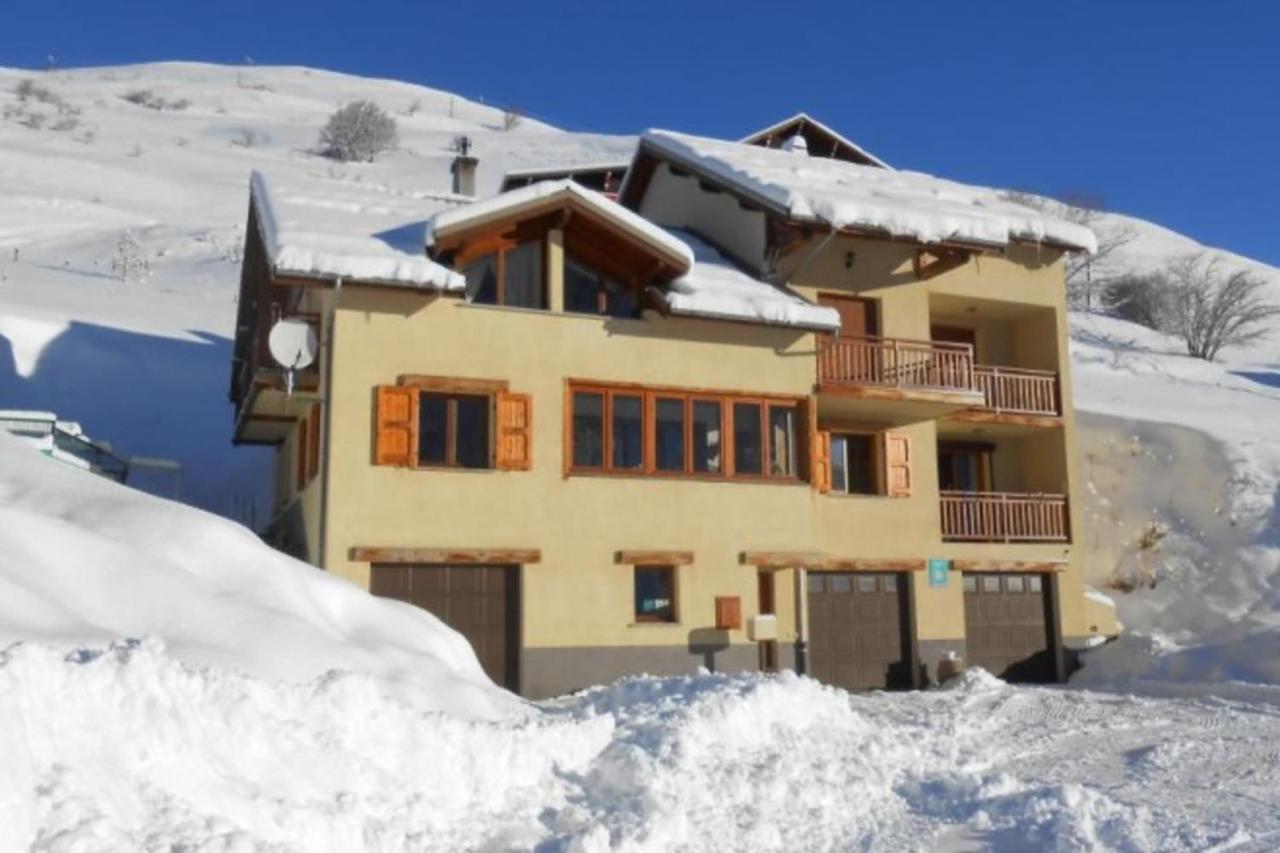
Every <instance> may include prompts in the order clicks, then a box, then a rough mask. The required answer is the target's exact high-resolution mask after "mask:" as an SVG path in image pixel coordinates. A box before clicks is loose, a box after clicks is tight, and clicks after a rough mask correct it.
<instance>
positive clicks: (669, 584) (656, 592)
mask: <svg viewBox="0 0 1280 853" xmlns="http://www.w3.org/2000/svg"><path fill="white" fill-rule="evenodd" d="M635 573H636V574H635V613H634V617H635V621H637V622H674V621H676V570H675V567H674V566H636V569H635Z"/></svg>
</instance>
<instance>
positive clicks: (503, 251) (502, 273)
mask: <svg viewBox="0 0 1280 853" xmlns="http://www.w3.org/2000/svg"><path fill="white" fill-rule="evenodd" d="M529 243H535V244H536V245H537V247H538V264H539V265H540V266H541V268H542V293H541V297H542V305H541V306H540V307H537V308H531V307H529V306H528V305H508V304H507V301H506V300H507V253H508V252H511V251H514V250H516V249H518V248H520V247H521V246H525V245H528V244H529ZM479 245H480V246H482V247H483V249H482V250H476V251H470V252H467V253H466V254H464V255H461V256H460V257H459V258H458V259H457V260H456V261H455V267H456V269H457V272H458V274H459V275H463V276H465V274H466V273H465V270H466V268H467V267H469V266H471V265H472V264H474V263H478V262H480V261H483V260H485V259H486V258H488V257H490V256H492V257H493V259H494V261H493V265H494V275H495V276H496V277H497V279H498V282H497V293H496V295H495V297H494V300H495V301H494V302H493V307H497V308H520V309H523V310H525V311H547V310H550V308H551V287H550V282H548V281H547V272H548V266H549V265H548V263H547V254H548V253H547V239H546V235H545V234H544V235H542V236H530V237H528V238H527V239H524V240H520V239H513V238H507V237H501V238H496V239H495V240H493V241H491V242H490V241H484V242H482V243H480V244H479ZM472 304H474V305H488V304H489V303H487V302H475V303H472Z"/></svg>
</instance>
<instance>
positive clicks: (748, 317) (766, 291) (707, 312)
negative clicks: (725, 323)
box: [658, 229, 840, 331]
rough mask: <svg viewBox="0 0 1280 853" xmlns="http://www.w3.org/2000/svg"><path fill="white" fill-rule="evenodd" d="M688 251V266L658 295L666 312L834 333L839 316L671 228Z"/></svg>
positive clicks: (683, 232) (694, 238)
mask: <svg viewBox="0 0 1280 853" xmlns="http://www.w3.org/2000/svg"><path fill="white" fill-rule="evenodd" d="M671 233H672V234H675V235H676V236H677V237H678V238H679V239H680V240H682V241H683V242H684V243H685V244H686V245H688V246H689V248H690V249H691V250H692V251H693V256H694V259H695V260H694V264H693V268H692V269H691V270H689V272H688V273H686V274H685V275H682V276H680V277H679V278H677V279H676V280H675V281H673V282H672V283H671V285H670V287H669V289H667V290H665V291H661V292H659V293H658V296H659V297H660V298H661V299H662V300H663V301H664V302H666V304H667V307H668V308H669V309H670V310H671V313H672V314H684V315H688V316H691V317H710V318H713V319H718V320H745V321H748V322H762V323H768V324H771V325H777V326H797V327H800V328H806V329H819V330H822V331H834V330H836V329H839V328H840V315H839V314H838V313H837V312H836V311H835V309H833V308H825V307H822V306H820V305H814V304H813V303H811V302H808V301H807V300H804V299H801V298H800V297H799V296H797V295H795V294H794V293H790V292H788V291H786V290H784V289H782V288H781V287H775V286H774V285H772V284H769V283H768V282H764V281H760V280H759V279H757V278H753V277H752V276H750V275H747V274H746V273H745V272H743V271H742V270H741V269H739V268H738V267H737V266H736V265H735V264H734V263H733V262H731V261H729V260H728V259H726V258H724V257H723V256H722V255H721V254H720V253H719V252H717V251H716V250H715V248H714V247H713V246H711V245H709V244H707V243H705V242H703V241H702V240H700V239H698V238H697V237H695V236H694V235H692V234H690V233H688V232H686V231H680V230H675V229H672V230H671Z"/></svg>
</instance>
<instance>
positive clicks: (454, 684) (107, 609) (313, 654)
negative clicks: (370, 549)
mask: <svg viewBox="0 0 1280 853" xmlns="http://www.w3.org/2000/svg"><path fill="white" fill-rule="evenodd" d="M144 637H152V638H155V639H156V640H157V641H159V642H161V643H163V645H164V647H166V648H167V650H168V652H169V653H170V654H172V655H173V656H174V657H176V658H178V659H180V660H183V661H187V662H190V663H193V664H201V665H212V666H218V667H221V668H225V669H228V670H238V671H242V672H246V673H249V674H252V675H256V676H259V677H262V678H268V679H281V680H286V681H292V682H299V681H307V680H310V679H314V678H317V677H320V676H322V675H324V674H325V673H327V672H329V671H331V670H352V671H356V672H363V673H368V674H370V675H371V676H373V677H374V678H376V680H377V681H378V683H379V684H381V685H382V687H383V688H384V689H385V690H386V691H387V692H388V693H389V694H393V695H396V696H399V697H401V698H403V699H404V700H406V701H409V702H412V703H414V704H415V705H416V706H417V707H422V708H427V709H435V710H441V711H448V712H451V713H456V714H460V715H464V716H467V717H482V718H490V717H496V716H501V715H505V714H510V713H518V712H519V711H520V708H521V707H522V703H520V702H519V700H517V699H515V698H514V697H512V696H510V694H507V693H506V692H504V691H501V690H499V689H498V688H496V687H494V686H493V685H492V684H490V683H489V681H488V680H487V679H486V678H485V676H484V675H483V673H482V672H481V670H480V667H479V664H478V663H477V662H476V658H475V654H474V653H473V652H472V651H471V648H470V646H468V645H467V643H466V641H465V640H464V639H463V638H462V637H461V636H460V635H458V634H456V633H455V632H453V631H452V630H450V629H449V628H447V627H445V626H444V625H443V624H442V623H441V622H440V621H439V620H437V619H436V618H435V617H433V616H431V615H430V614H428V613H426V612H424V611H421V610H418V609H416V608H414V607H411V606H409V605H407V604H400V603H398V602H391V601H384V600H381V599H376V598H373V597H371V596H369V595H368V594H367V593H365V592H364V591H362V590H360V589H358V588H356V587H355V586H352V585H351V584H349V583H347V582H345V581H342V580H340V579H338V578H336V577H333V576H331V575H327V574H325V573H323V572H320V571H317V570H316V569H314V568H312V567H311V566H308V565H305V564H303V563H300V562H298V561H296V560H293V559H291V558H289V557H286V556H284V555H283V554H280V553H278V552H276V551H274V550H272V549H270V548H268V547H267V546H266V545H264V544H263V543H262V542H261V541H260V540H259V539H258V538H257V537H256V536H254V535H253V534H252V533H250V532H249V531H248V530H247V529H245V528H243V527H241V526H239V525H237V524H234V523H232V522H230V521H227V520H225V519H222V518H219V517H217V516H214V515H210V514H207V513H204V512H202V511H200V510H196V509H192V508H190V507H186V506H183V505H181V504H177V503H172V502H169V501H165V500H162V499H159V498H154V497H151V496H149V495H144V494H142V493H140V492H136V491H133V490H132V489H128V488H125V487H123V486H119V485H117V484H115V483H113V482H110V481H108V480H106V479H103V478H101V477H96V476H94V475H91V474H88V473H85V472H83V471H79V470H76V469H73V468H71V467H69V466H66V465H64V464H62V463H59V462H57V461H54V460H52V459H49V458H47V457H45V456H42V455H40V454H38V453H36V452H34V451H33V450H32V449H30V448H29V447H27V446H26V445H24V444H21V443H19V442H18V441H17V440H16V439H14V438H13V437H12V436H9V435H0V645H4V644H9V643H18V642H23V643H28V642H40V643H49V644H54V645H57V646H59V647H65V646H80V645H88V646H92V647H101V646H102V645H103V644H106V643H110V642H113V641H116V640H118V639H122V638H138V639H141V638H144Z"/></svg>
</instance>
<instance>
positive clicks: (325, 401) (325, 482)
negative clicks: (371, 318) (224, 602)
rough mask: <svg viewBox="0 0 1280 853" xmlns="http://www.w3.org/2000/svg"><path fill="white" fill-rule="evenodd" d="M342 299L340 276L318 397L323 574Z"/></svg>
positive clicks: (320, 539) (325, 568)
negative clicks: (335, 355)
mask: <svg viewBox="0 0 1280 853" xmlns="http://www.w3.org/2000/svg"><path fill="white" fill-rule="evenodd" d="M341 296H342V276H338V278H337V279H335V280H334V284H333V304H332V305H331V306H329V317H328V322H327V323H326V325H327V326H328V330H327V331H326V332H325V342H324V344H325V346H324V393H323V394H321V396H320V402H321V404H322V405H323V406H324V437H323V443H324V451H325V452H324V465H323V467H324V470H323V473H322V476H321V480H320V530H319V534H320V538H319V542H320V547H319V549H318V553H317V559H316V562H317V563H318V564H319V567H320V569H321V570H323V571H328V566H326V565H325V557H326V556H328V555H327V553H326V551H327V548H326V546H327V544H328V536H327V534H328V530H329V479H330V472H331V470H332V463H331V461H330V460H331V459H332V458H333V433H332V432H331V431H330V428H331V426H332V424H333V339H334V336H333V330H334V327H335V326H337V324H338V300H339V298H341Z"/></svg>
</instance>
